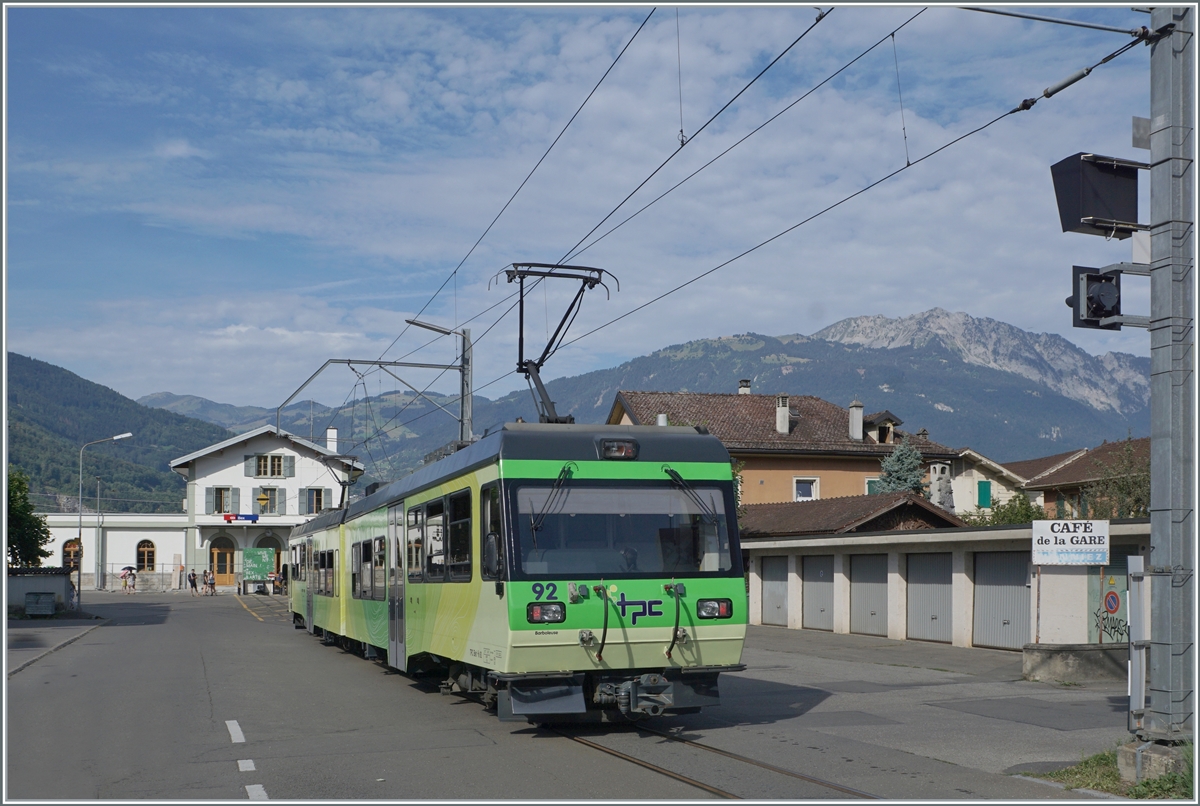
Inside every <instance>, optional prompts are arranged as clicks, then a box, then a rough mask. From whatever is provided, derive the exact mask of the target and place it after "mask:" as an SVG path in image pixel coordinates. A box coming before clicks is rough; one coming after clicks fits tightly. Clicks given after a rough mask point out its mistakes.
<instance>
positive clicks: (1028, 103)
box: [561, 40, 1142, 347]
mask: <svg viewBox="0 0 1200 806" xmlns="http://www.w3.org/2000/svg"><path fill="white" fill-rule="evenodd" d="M1139 41H1142V40H1134V41H1133V42H1130V43H1129V44H1127V45H1124V46H1122V47H1120V48H1118V49H1117V50H1115V51H1113V52H1112V53H1110V54H1109V55H1107V56H1105V57H1104V58H1103V59H1101V60H1100V61H1098V62H1096V64H1095V65H1093V66H1092V67H1090V68H1085V69H1084V70H1081V71H1079V72H1078V73H1075V74H1073V75H1072V76H1070V77H1069V78H1067V79H1064V80H1063V81H1060V82H1058V84H1055V85H1052V86H1051V87H1048V88H1047V89H1046V90H1044V91H1043V93H1042V95H1043V97H1046V98H1049V97H1051V96H1053V95H1055V94H1057V93H1058V92H1060V91H1061V90H1062V89H1064V88H1065V87H1067V86H1070V84H1073V83H1075V82H1076V81H1079V80H1080V79H1082V78H1085V77H1086V76H1088V75H1090V74H1091V71H1092V70H1093V69H1095V67H1099V66H1100V65H1102V64H1106V63H1107V62H1110V61H1112V60H1113V59H1115V58H1116V57H1117V56H1120V55H1121V54H1122V53H1124V52H1126V51H1127V50H1129V49H1130V48H1131V47H1133V46H1134V45H1136V44H1137V43H1138V42H1139ZM1038 100H1039V99H1038V98H1026V99H1025V100H1023V101H1021V103H1019V104H1018V105H1017V106H1015V107H1014V108H1012V109H1010V110H1009V111H1007V112H1004V113H1003V114H1001V115H998V116H996V117H995V118H993V119H992V120H990V121H988V122H987V123H985V124H983V125H982V126H979V127H977V128H974V129H972V130H971V131H969V132H967V133H965V134H962V135H959V136H958V137H956V138H954V139H953V140H951V141H949V142H947V143H944V144H943V145H941V146H939V147H938V148H935V149H934V150H933V151H930V152H929V153H928V154H926V155H925V156H923V157H919V158H918V159H917V160H915V161H913V162H910V163H908V164H906V165H904V166H902V167H900V168H897V169H896V170H894V171H892V172H890V173H888V174H887V175H885V176H883V177H881V178H880V179H877V180H875V181H874V182H872V183H870V184H869V185H866V186H865V187H863V188H860V189H859V190H856V191H855V192H853V193H851V194H850V195H848V196H845V197H843V198H842V199H839V200H838V201H836V202H834V203H833V204H831V205H829V206H828V207H825V208H824V209H822V210H819V211H818V212H816V213H813V214H812V215H810V216H809V217H807V218H805V219H804V220H802V221H800V222H798V223H796V224H793V225H792V226H790V227H788V228H787V229H785V230H782V231H780V232H778V233H776V234H775V235H772V236H771V237H770V238H767V239H766V240H765V241H761V242H760V243H758V244H755V245H754V246H752V247H750V248H749V249H746V250H745V251H743V252H740V253H738V254H737V255H734V256H733V257H731V258H729V259H728V260H726V261H724V262H723V263H720V264H718V265H716V266H714V267H712V268H711V269H708V270H707V271H705V272H702V273H700V274H698V275H696V276H695V277H693V278H691V279H690V280H688V281H686V282H684V283H680V284H679V285H677V286H675V287H674V288H672V289H670V290H669V291H665V292H663V293H662V294H659V295H658V296H657V297H655V298H654V299H652V300H649V301H648V302H645V303H643V304H641V305H639V306H637V307H636V308H633V309H631V310H629V311H626V312H625V313H623V314H621V315H620V316H618V317H615V318H614V319H610V320H609V321H607V322H605V323H604V324H602V325H600V326H598V327H595V328H592V329H591V330H589V331H587V332H586V333H583V334H581V335H579V336H576V337H575V338H574V339H571V341H569V342H566V343H565V344H563V345H561V346H564V347H566V346H570V345H572V344H575V343H576V342H578V341H580V340H582V339H585V338H587V337H588V336H591V335H592V334H594V333H597V332H599V331H601V330H604V329H605V328H607V327H610V326H611V325H614V324H616V323H617V322H620V321H621V320H622V319H625V318H627V317H629V316H632V315H633V314H635V313H637V312H638V311H641V310H643V309H645V308H648V307H649V306H651V305H653V304H654V303H656V302H658V301H660V300H662V299H665V298H666V297H668V296H670V295H671V294H674V293H675V292H677V291H680V290H681V289H684V288H686V287H688V286H689V285H692V284H693V283H695V282H698V281H699V280H702V279H703V278H705V277H707V276H708V275H710V274H713V273H714V272H717V271H719V270H721V269H723V268H725V267H726V266H728V265H730V264H731V263H734V262H736V261H738V260H740V259H742V258H743V257H745V256H746V255H749V254H751V253H752V252H755V251H757V250H759V249H761V248H762V247H764V246H766V245H767V244H769V243H772V242H773V241H776V240H778V239H780V238H782V237H783V236H784V235H787V234H788V233H789V232H792V231H794V230H796V229H799V228H800V227H802V226H804V225H805V224H808V223H809V222H811V221H814V220H815V219H817V218H819V217H821V216H823V215H825V213H828V212H829V211H831V210H833V209H835V208H837V207H840V206H841V205H843V204H845V203H846V202H848V201H850V200H851V199H854V198H856V197H858V196H861V195H862V194H864V193H866V192H867V191H869V190H871V189H872V188H875V187H878V186H879V185H881V184H883V183H884V182H886V181H888V180H889V179H892V178H893V177H895V176H898V175H900V174H902V173H904V172H905V171H907V170H909V169H910V168H913V167H916V166H917V165H919V164H920V163H922V162H924V161H925V160H927V159H929V158H930V157H933V156H934V155H936V154H939V153H941V152H942V151H945V150H946V149H947V148H950V147H951V146H953V145H955V144H957V143H960V142H962V141H963V140H965V139H967V138H968V137H971V136H973V135H975V134H978V133H979V132H981V131H983V130H984V129H987V128H989V127H990V126H992V125H994V124H996V123H998V122H1000V121H1001V120H1003V119H1004V118H1006V117H1009V116H1010V115H1014V114H1016V113H1018V112H1024V111H1027V110H1029V109H1032V108H1033V105H1034V104H1036V103H1037V102H1038Z"/></svg>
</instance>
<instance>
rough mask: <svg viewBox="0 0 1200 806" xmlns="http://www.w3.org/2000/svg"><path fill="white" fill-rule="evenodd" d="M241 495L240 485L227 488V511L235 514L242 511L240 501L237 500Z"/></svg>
mask: <svg viewBox="0 0 1200 806" xmlns="http://www.w3.org/2000/svg"><path fill="white" fill-rule="evenodd" d="M241 495H242V490H241V488H240V487H230V488H229V511H230V512H232V513H233V514H235V515H236V514H237V513H239V512H241V511H242V508H241V501H240V500H238V499H240V498H241Z"/></svg>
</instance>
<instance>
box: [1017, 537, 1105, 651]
mask: <svg viewBox="0 0 1200 806" xmlns="http://www.w3.org/2000/svg"><path fill="white" fill-rule="evenodd" d="M1109 545H1110V543H1109V534H1108V521H1095V520H1092V521H1067V520H1055V521H1034V522H1033V555H1032V560H1033V564H1034V565H1036V566H1037V627H1036V632H1035V635H1034V643H1039V644H1040V643H1041V642H1042V566H1043V565H1108V561H1109Z"/></svg>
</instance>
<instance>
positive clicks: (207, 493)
mask: <svg viewBox="0 0 1200 806" xmlns="http://www.w3.org/2000/svg"><path fill="white" fill-rule="evenodd" d="M215 497H216V493H214V492H213V488H212V487H205V488H204V514H205V515H211V514H213V507H215V506H216V503H215V502H214V499H215Z"/></svg>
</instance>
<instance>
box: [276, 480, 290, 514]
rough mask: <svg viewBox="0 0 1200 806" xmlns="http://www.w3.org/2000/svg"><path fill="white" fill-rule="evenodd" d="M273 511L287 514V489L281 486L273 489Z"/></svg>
mask: <svg viewBox="0 0 1200 806" xmlns="http://www.w3.org/2000/svg"><path fill="white" fill-rule="evenodd" d="M275 512H276V514H279V515H286V514H287V490H286V489H285V488H283V487H280V488H279V489H278V490H276V491H275Z"/></svg>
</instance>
